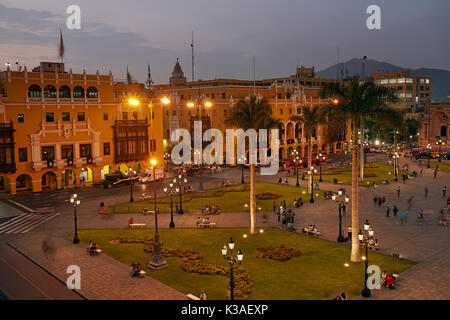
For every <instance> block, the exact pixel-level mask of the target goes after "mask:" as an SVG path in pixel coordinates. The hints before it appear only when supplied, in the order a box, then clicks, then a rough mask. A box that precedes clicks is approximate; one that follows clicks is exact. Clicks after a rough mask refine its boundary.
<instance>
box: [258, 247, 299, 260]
mask: <svg viewBox="0 0 450 320" xmlns="http://www.w3.org/2000/svg"><path fill="white" fill-rule="evenodd" d="M257 249H258V255H257V256H256V257H257V258H259V259H272V260H276V261H287V260H290V259H291V258H294V257H298V256H300V255H301V253H300V251H299V250H295V249H293V248H286V247H285V246H284V244H282V245H281V246H279V247H275V248H273V247H259V248H257Z"/></svg>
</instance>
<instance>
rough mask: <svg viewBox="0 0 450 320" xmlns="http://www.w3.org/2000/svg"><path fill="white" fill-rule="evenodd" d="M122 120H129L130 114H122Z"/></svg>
mask: <svg viewBox="0 0 450 320" xmlns="http://www.w3.org/2000/svg"><path fill="white" fill-rule="evenodd" d="M122 119H123V120H128V112H122Z"/></svg>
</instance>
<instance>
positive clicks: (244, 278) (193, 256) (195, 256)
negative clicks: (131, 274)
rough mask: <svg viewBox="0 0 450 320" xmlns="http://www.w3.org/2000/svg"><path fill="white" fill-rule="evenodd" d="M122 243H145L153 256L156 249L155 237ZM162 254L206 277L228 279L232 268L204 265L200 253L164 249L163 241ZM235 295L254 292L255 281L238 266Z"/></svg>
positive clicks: (235, 277) (147, 250) (187, 269)
mask: <svg viewBox="0 0 450 320" xmlns="http://www.w3.org/2000/svg"><path fill="white" fill-rule="evenodd" d="M119 242H120V243H143V244H144V252H145V253H147V254H152V253H153V249H154V245H155V242H154V239H153V237H151V236H150V235H149V236H146V237H144V238H136V239H128V238H120V239H119ZM161 253H162V255H163V256H165V257H177V258H181V259H183V264H182V265H181V269H182V270H183V271H185V272H188V273H198V274H205V275H220V276H224V277H228V276H229V273H230V270H229V269H230V268H228V266H220V265H216V264H209V263H208V264H207V263H203V262H202V260H203V257H202V255H201V254H200V253H198V252H195V251H192V250H187V249H169V248H164V247H163V242H162V241H161ZM233 270H234V273H233V275H234V280H235V287H234V295H235V296H236V297H246V296H248V295H249V294H250V293H251V292H252V288H253V281H252V279H251V276H250V274H249V273H248V271H246V270H245V269H244V268H242V267H240V266H238V267H235V268H234V269H233Z"/></svg>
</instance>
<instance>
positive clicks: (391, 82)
mask: <svg viewBox="0 0 450 320" xmlns="http://www.w3.org/2000/svg"><path fill="white" fill-rule="evenodd" d="M371 77H372V78H373V79H374V80H375V83H376V84H377V85H380V86H383V87H387V88H392V89H394V90H396V94H397V97H398V102H397V103H396V104H395V106H394V107H395V108H396V109H400V110H405V111H406V112H407V117H409V118H419V117H420V115H421V114H422V113H423V112H424V108H425V104H426V103H428V102H430V101H431V100H432V95H431V91H432V80H431V79H430V78H427V77H418V76H411V75H410V72H409V71H392V72H380V73H373V74H372V75H371Z"/></svg>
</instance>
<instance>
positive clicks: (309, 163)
mask: <svg viewBox="0 0 450 320" xmlns="http://www.w3.org/2000/svg"><path fill="white" fill-rule="evenodd" d="M311 167H312V143H311V136H309V137H308V170H310V172H311V174H310V175H309V179H308V181H309V183H308V191H309V193H311V192H312V190H311V182H312V178H313V176H312V175H313V172H312V170H311Z"/></svg>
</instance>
